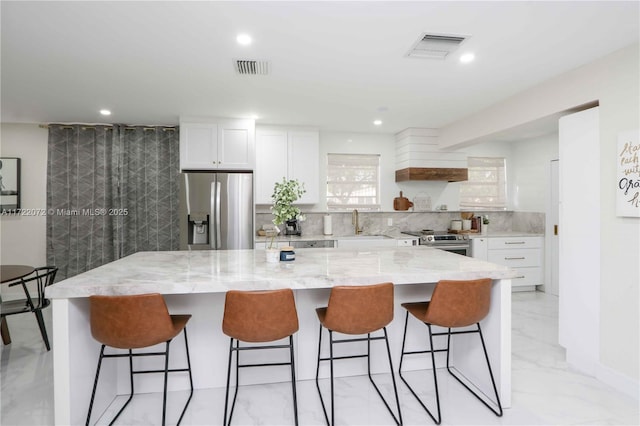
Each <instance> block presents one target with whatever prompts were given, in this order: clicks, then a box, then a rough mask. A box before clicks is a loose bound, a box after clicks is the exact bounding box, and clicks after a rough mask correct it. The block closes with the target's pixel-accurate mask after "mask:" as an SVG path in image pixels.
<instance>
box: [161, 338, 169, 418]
mask: <svg viewBox="0 0 640 426" xmlns="http://www.w3.org/2000/svg"><path fill="white" fill-rule="evenodd" d="M170 343H171V340H167V343H166V344H165V353H164V389H163V392H162V426H164V425H165V423H166V417H167V379H168V378H169V344H170Z"/></svg>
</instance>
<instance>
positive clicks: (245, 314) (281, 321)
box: [222, 289, 298, 343]
mask: <svg viewBox="0 0 640 426" xmlns="http://www.w3.org/2000/svg"><path fill="white" fill-rule="evenodd" d="M254 296H259V297H260V299H259V300H260V303H256V297H254ZM222 331H223V333H224V334H226V335H227V336H229V337H232V338H234V339H237V340H241V341H243V342H250V343H263V342H273V341H276V340H280V339H283V338H285V337H288V336H291V335H292V334H294V333H295V332H296V331H298V313H297V311H296V305H295V301H294V298H293V292H292V291H291V290H290V289H282V290H265V291H239V290H230V291H228V292H227V296H226V300H225V308H224V317H223V320H222Z"/></svg>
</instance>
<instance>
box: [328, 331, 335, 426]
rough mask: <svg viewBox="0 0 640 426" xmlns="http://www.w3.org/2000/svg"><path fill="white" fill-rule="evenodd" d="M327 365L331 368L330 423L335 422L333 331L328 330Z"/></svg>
mask: <svg viewBox="0 0 640 426" xmlns="http://www.w3.org/2000/svg"><path fill="white" fill-rule="evenodd" d="M329 365H330V370H331V424H332V425H335V424H336V419H335V405H336V404H335V398H334V396H333V331H331V330H329Z"/></svg>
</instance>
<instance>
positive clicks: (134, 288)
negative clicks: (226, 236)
mask: <svg viewBox="0 0 640 426" xmlns="http://www.w3.org/2000/svg"><path fill="white" fill-rule="evenodd" d="M265 257H266V256H265V251H264V250H201V251H160V252H139V253H135V254H133V255H130V256H127V257H125V258H122V259H119V260H117V261H114V262H111V263H108V264H106V265H103V266H100V267H98V268H95V269H92V270H90V271H87V272H84V273H82V274H79V275H77V276H75V277H71V278H68V279H66V280H63V281H60V282H58V283H56V284H53V285H52V286H50V287H48V288H47V290H46V296H47V297H49V298H52V299H66V298H76V297H88V296H89V295H92V294H101V295H116V294H140V293H151V292H157V293H161V294H165V295H166V294H192V293H222V292H226V291H228V290H231V289H238V290H268V289H278V288H292V289H294V290H297V289H314V288H330V287H333V286H335V285H358V284H374V283H380V282H387V281H390V282H393V283H394V284H398V285H400V284H418V283H431V282H437V281H439V280H441V279H475V278H482V277H489V278H492V279H510V278H513V277H515V276H516V275H517V272H516V271H514V270H512V269H509V268H508V267H506V266H500V265H496V264H493V263H489V262H485V261H481V260H478V259H474V258H471V257H466V256H460V255H457V254H453V253H449V252H445V251H442V250H437V249H433V248H430V247H425V246H418V247H397V248H396V247H389V248H371V249H366V250H362V249H360V250H354V249H336V248H312V249H304V250H298V251H297V252H296V260H294V261H291V262H278V263H267V262H266V261H265Z"/></svg>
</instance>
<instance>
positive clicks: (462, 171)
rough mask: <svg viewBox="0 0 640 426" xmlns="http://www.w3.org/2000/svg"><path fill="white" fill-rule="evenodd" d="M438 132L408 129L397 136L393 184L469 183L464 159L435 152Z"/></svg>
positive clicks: (450, 152) (458, 153) (451, 153)
mask: <svg viewBox="0 0 640 426" xmlns="http://www.w3.org/2000/svg"><path fill="white" fill-rule="evenodd" d="M438 136H439V135H438V130H437V129H419V128H415V127H411V128H408V129H405V130H403V131H402V132H400V133H397V134H396V182H406V181H441V182H442V181H444V182H460V181H464V180H467V179H468V170H467V155H466V154H465V153H463V152H457V151H455V152H452V151H442V150H440V149H438Z"/></svg>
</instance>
